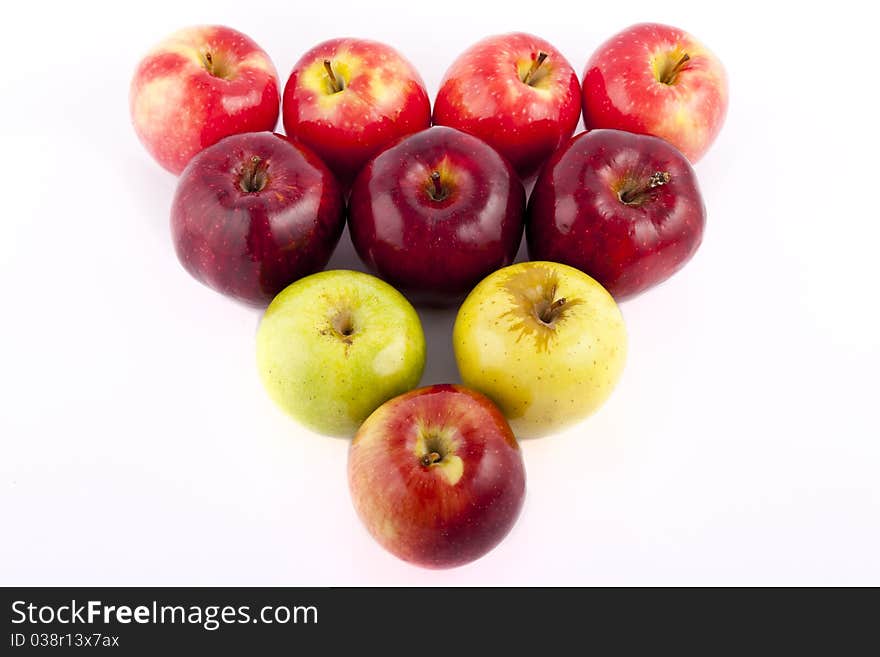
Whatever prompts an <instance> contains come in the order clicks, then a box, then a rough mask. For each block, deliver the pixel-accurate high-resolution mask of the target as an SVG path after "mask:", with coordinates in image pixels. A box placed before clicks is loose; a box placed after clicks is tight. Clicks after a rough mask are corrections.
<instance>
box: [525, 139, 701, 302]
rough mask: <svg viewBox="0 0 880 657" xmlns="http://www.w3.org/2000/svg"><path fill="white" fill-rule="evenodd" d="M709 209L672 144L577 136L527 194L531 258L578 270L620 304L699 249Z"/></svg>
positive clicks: (690, 170) (684, 160) (682, 159)
mask: <svg viewBox="0 0 880 657" xmlns="http://www.w3.org/2000/svg"><path fill="white" fill-rule="evenodd" d="M705 222H706V211H705V207H704V205H703V199H702V196H700V190H699V188H698V186H697V178H696V175H695V174H694V170H693V168H692V167H691V165H690V164H689V163H688V161H687V158H685V157H684V155H682V154H681V153H680V152H679V151H678V150H676V149H675V147H674V146H671V145H670V144H669V143H668V142H666V141H664V140H662V139H658V138H657V137H649V136H645V135H635V134H632V133H629V132H622V131H620V130H593V131H592V132H586V133H581V134H580V135H578V136H577V137H575V138H574V139H572V140H571V141H570V142H569V144H568V145H567V146H566V147H565V148H563V149H562V150H560V151H559V152H558V153H557V154H556V155H554V156H553V158H552V159H551V160H550V162H548V163H547V166H546V167H545V168H544V171H543V172H541V176H540V177H539V178H538V181H537V182H536V183H535V189H534V190H533V192H532V196H531V198H530V199H529V219H528V222H527V229H526V231H527V233H526V234H527V239H528V245H529V256H530V258H531V259H532V260H552V261H554V262H561V263H563V264H566V265H570V266H572V267H577V268H578V269H580V270H581V271H583V272H586V273H587V274H589V275H590V276H592V277H593V278H595V279H596V280H597V281H599V282H600V283H601V284H602V285H603V286H605V288H606V289H607V290H608V291H609V292H611V294H612V295H613V296H614V297H615V298H616V299H617V300H618V301H619V300H621V299H624V298H626V297H630V296H633V295H635V294H638V293H639V292H642V291H644V290H646V289H648V288H649V287H651V286H653V285H656V284H657V283H660V282H661V281H664V280H666V279H667V278H669V277H670V276H671V275H672V274H674V273H675V272H676V271H678V270H679V269H681V267H682V266H684V264H685V263H686V262H687V261H688V260H690V258H691V256H693V255H694V253H695V252H696V250H697V247H699V246H700V242H701V240H702V238H703V226H704V225H705Z"/></svg>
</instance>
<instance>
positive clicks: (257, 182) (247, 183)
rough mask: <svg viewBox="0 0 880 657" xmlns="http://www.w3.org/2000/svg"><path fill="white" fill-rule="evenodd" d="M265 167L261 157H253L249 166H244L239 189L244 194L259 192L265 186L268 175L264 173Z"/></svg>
mask: <svg viewBox="0 0 880 657" xmlns="http://www.w3.org/2000/svg"><path fill="white" fill-rule="evenodd" d="M266 168H267V165H266V163H265V162H264V161H263V159H262V158H261V157H259V156H258V155H254V156H253V157H252V158H251V161H250V164H249V165H246V166H245V168H244V171H242V174H241V183H240V186H241V189H242V191H244V192H247V193H252V192H259V191H262V189H263V188H264V187H265V186H266V183H267V182H268V175H267V173H266Z"/></svg>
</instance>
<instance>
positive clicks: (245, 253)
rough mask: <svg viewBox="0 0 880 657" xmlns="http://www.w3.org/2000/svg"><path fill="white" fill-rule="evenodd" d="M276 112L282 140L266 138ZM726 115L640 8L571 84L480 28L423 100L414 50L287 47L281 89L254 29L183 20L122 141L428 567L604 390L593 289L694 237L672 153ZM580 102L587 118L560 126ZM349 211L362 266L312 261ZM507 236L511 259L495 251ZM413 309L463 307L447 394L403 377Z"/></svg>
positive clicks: (617, 286) (537, 44) (273, 389)
mask: <svg viewBox="0 0 880 657" xmlns="http://www.w3.org/2000/svg"><path fill="white" fill-rule="evenodd" d="M279 106H281V113H282V117H283V123H284V129H285V132H286V136H285V135H280V134H276V133H274V132H272V131H273V130H274V129H275V127H276V124H277V122H278V115H279ZM726 109H727V82H726V78H725V73H724V69H723V68H722V66H721V63H720V62H719V61H718V59H717V58H716V57H715V56H714V55H713V54H712V53H711V52H710V51H709V50H707V49H706V48H705V47H704V46H703V45H702V44H701V43H700V42H698V41H697V40H696V39H694V37H692V36H691V35H690V34H688V33H687V32H684V31H682V30H680V29H677V28H673V27H669V26H665V25H659V24H640V25H635V26H632V27H630V28H628V29H626V30H624V31H622V32H620V33H618V34H616V35H614V36H613V37H611V38H610V39H609V40H608V41H606V42H605V43H604V44H602V45H601V46H600V47H599V48H598V49H597V50H596V52H595V53H594V54H593V55H592V57H591V58H590V60H589V61H588V62H587V65H586V68H585V71H584V76H583V83H582V84H581V83H579V81H578V77H577V75H576V74H575V72H574V70H573V69H572V67H571V65H570V64H569V62H568V61H567V60H566V59H565V57H564V56H563V55H562V54H560V52H559V51H558V50H556V48H554V47H553V46H552V45H551V44H549V43H548V42H546V41H544V40H543V39H540V38H538V37H536V36H532V35H529V34H522V33H516V34H506V35H501V36H495V37H490V38H487V39H484V40H483V41H480V42H479V43H477V44H475V45H474V46H472V47H471V48H469V49H468V50H467V51H465V52H464V53H463V54H461V56H459V58H458V59H457V60H455V62H454V63H453V64H452V66H451V67H450V68H449V70H448V71H447V73H446V75H445V77H444V79H443V82H442V84H441V87H440V91H439V93H438V94H437V97H436V99H435V101H434V108H433V114H432V111H431V104H430V100H429V97H428V93H427V91H426V89H425V85H424V83H423V82H422V79H421V77H420V76H419V74H418V72H417V71H416V70H415V68H414V67H413V66H412V64H410V63H409V62H408V61H407V60H406V59H405V58H404V57H403V56H401V54H400V53H398V52H397V51H396V50H394V49H393V48H391V47H389V46H387V45H384V44H382V43H377V42H374V41H367V40H363V39H335V40H331V41H327V42H324V43H321V44H319V45H317V46H315V47H314V48H313V49H311V50H310V51H308V52H307V53H306V54H305V55H303V57H302V58H301V59H300V60H299V62H297V64H296V65H295V66H294V69H293V72H292V73H291V74H290V77H289V79H288V81H287V84H286V86H285V87H284V93H283V97H282V96H281V94H279V85H278V77H277V74H276V71H275V68H274V66H273V64H272V62H271V60H270V59H269V57H268V56H267V55H266V53H265V52H264V51H263V50H262V49H261V48H260V47H259V46H257V44H256V43H254V41H252V40H251V39H250V38H248V37H247V36H245V35H244V34H242V33H240V32H237V31H235V30H233V29H230V28H227V27H219V26H213V27H194V28H188V29H184V30H181V31H179V32H177V33H175V34H174V35H172V36H171V37H169V38H168V39H166V40H165V41H163V42H162V43H161V44H159V46H158V47H156V48H155V49H154V50H153V51H152V52H151V53H149V54H148V55H147V56H146V57H145V58H144V59H143V60H142V61H141V62H140V65H139V66H138V68H137V71H136V73H135V76H134V79H133V81H132V86H131V112H132V118H133V122H134V127H135V130H136V132H137V134H138V136H139V137H140V139H141V141H142V142H143V144H144V145H145V146H146V148H147V149H148V150H149V152H150V153H151V154H152V155H153V157H154V158H155V159H156V160H157V161H158V162H159V164H161V165H162V166H164V167H165V168H166V169H168V170H169V171H172V172H173V173H175V174H180V178H179V181H178V186H177V191H176V194H175V197H174V201H173V206H172V212H171V229H172V236H173V241H174V246H175V248H176V251H177V255H178V257H179V259H180V262H181V263H182V264H183V266H184V268H186V270H187V271H189V273H190V274H192V275H193V276H194V277H195V278H196V279H198V280H199V281H201V282H203V283H204V284H206V285H208V286H209V287H211V288H213V289H215V290H217V291H219V292H221V293H223V294H226V295H228V296H230V297H232V298H234V299H237V300H239V301H242V302H245V303H248V304H252V305H256V306H266V304H268V308H267V309H266V311H265V315H264V317H263V319H262V322H261V324H260V328H259V331H258V334H257V340H256V342H257V347H256V351H257V364H258V368H259V371H260V374H261V377H262V380H263V382H264V384H265V387H266V390H267V391H268V393H269V395H270V396H271V397H272V399H274V400H275V402H277V404H278V405H279V406H280V407H281V408H283V409H284V410H285V411H287V412H288V413H289V414H290V415H292V416H293V417H294V418H296V419H298V420H299V421H301V422H302V423H304V424H306V425H307V426H309V427H310V428H312V429H313V430H315V431H317V432H320V433H325V434H331V435H349V436H350V435H352V434H354V440H353V441H352V443H351V447H350V451H349V459H348V479H349V485H350V490H351V495H352V499H353V501H354V505H355V508H356V510H357V512H358V514H359V516H360V517H361V519H362V520H363V522H364V524H365V525H366V527H367V529H368V530H369V531H370V533H371V534H372V535H373V536H374V537H375V538H376V540H377V541H378V542H379V543H381V544H382V545H383V546H384V547H385V548H387V549H388V550H389V551H390V552H392V553H393V554H395V555H397V556H398V557H400V558H402V559H405V560H407V561H410V562H413V563H416V564H419V565H422V566H427V567H433V568H444V567H451V566H456V565H461V564H464V563H467V562H469V561H472V560H474V559H477V558H478V557H480V556H482V555H484V554H485V553H486V552H488V551H489V550H491V549H492V548H493V547H494V546H495V545H496V544H497V543H498V542H499V541H501V539H502V538H503V537H504V536H505V535H506V534H507V533H508V532H509V530H510V529H511V527H512V526H513V524H514V522H515V521H516V518H517V516H518V515H519V512H520V509H521V507H522V503H523V498H524V495H525V471H524V467H523V460H522V456H521V453H520V449H519V446H518V444H517V439H516V437H515V436H518V437H525V436H539V435H543V434H547V433H551V432H554V431H557V430H558V429H560V428H561V427H564V426H566V425H569V424H571V423H573V422H576V421H578V420H580V419H582V418H584V417H586V416H588V415H589V414H590V413H592V412H593V411H595V410H596V409H597V408H598V407H599V406H600V405H601V404H602V403H603V402H604V401H605V400H606V399H607V397H608V396H609V394H610V393H611V391H612V389H613V388H614V386H615V384H616V382H617V380H618V378H619V377H620V374H621V371H622V370H623V365H624V360H625V356H626V331H625V327H624V322H623V318H622V316H621V313H620V310H619V309H618V306H617V303H616V301H615V300H617V301H619V300H621V299H624V298H627V297H630V296H633V295H636V294H639V293H641V292H643V291H645V290H647V289H648V288H650V287H652V286H654V285H656V284H657V283H660V282H661V281H663V280H665V279H666V278H668V277H669V276H671V275H672V274H673V273H675V272H676V271H677V270H678V269H680V268H681V267H682V266H683V265H684V264H685V263H686V262H687V261H688V260H689V259H690V258H691V256H692V255H693V254H694V252H695V251H696V249H697V248H698V247H699V245H700V241H701V239H702V233H703V226H704V223H705V208H704V205H703V201H702V198H701V196H700V192H699V189H698V186H697V179H696V176H695V174H694V171H693V169H692V168H691V163H693V162H695V161H696V160H697V159H698V158H700V157H701V156H702V155H703V153H705V151H706V150H707V148H709V146H710V145H711V143H712V141H713V140H714V139H715V137H716V135H717V134H718V131H719V130H720V128H721V124H722V123H723V121H724V116H725V113H726ZM581 113H583V117H584V122H585V125H586V126H587V131H586V132H584V133H581V134H579V135H577V136H574V137H572V134H573V132H574V130H575V127H576V125H577V123H578V119H579V117H580V115H581ZM432 125H433V126H434V127H431V126H432ZM536 176H537V180H536V181H535V185H534V189H533V191H532V194H531V196H530V198H529V200H528V203H527V202H526V193H525V188H524V182H529V181H531V180H534V179H535V177H536ZM346 218H347V220H348V225H349V229H350V234H351V239H352V242H353V244H354V246H355V249H356V251H357V253H358V255H359V256H360V258H361V259H362V260H363V262H364V264H365V265H367V267H368V268H369V269H370V270H371V271H373V272H375V274H376V276H371V275H369V274H364V273H360V272H354V271H322V270H323V269H324V267H325V266H326V265H327V263H328V261H329V259H330V256H331V253H332V252H333V249H334V248H335V246H336V244H337V242H338V241H339V239H340V236H341V234H342V231H343V227H344V224H345V222H346ZM523 232H525V234H526V239H527V243H528V252H529V257H530V258H531V261H530V262H523V263H518V264H513V265H512V264H511V263H512V262H513V260H514V257H515V255H516V253H517V250H518V248H519V244H520V241H521V240H522V235H523ZM408 299H409V300H408ZM462 300H463V301H462ZM411 301H412V302H418V303H428V304H435V305H436V304H447V305H448V304H461V305H460V308H459V310H458V315H457V317H456V321H455V326H454V329H453V335H452V340H453V345H454V350H455V358H456V362H457V364H458V369H459V372H460V374H461V380H462V382H463V384H464V385H451V384H449V385H433V386H429V387H426V388H420V389H415V388H416V386H417V385H418V384H419V381H420V379H421V376H422V372H423V369H424V365H425V337H424V333H423V331H422V327H421V324H420V322H419V317H418V315H417V314H416V311H415V310H414V309H413V306H412V305H411V303H410V302H411Z"/></svg>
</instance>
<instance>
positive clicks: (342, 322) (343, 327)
mask: <svg viewBox="0 0 880 657" xmlns="http://www.w3.org/2000/svg"><path fill="white" fill-rule="evenodd" d="M331 323H332V325H333V330H334V331H336V334H337V335H338V336H339V337H340V338H342V339H343V341H347V342H348V343H349V344H350V343H351V336H352V335H353V334H354V319H353V318H352V316H351V313H350V312H348V311H346V310H341V311H339V312H338V313H336V315H335V316H334V317H333V319H332V320H331Z"/></svg>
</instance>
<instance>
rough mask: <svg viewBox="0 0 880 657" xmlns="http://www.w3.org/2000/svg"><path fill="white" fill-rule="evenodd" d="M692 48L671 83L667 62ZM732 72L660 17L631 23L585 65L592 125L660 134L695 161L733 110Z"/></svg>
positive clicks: (588, 123) (586, 102)
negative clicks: (665, 75)
mask: <svg viewBox="0 0 880 657" xmlns="http://www.w3.org/2000/svg"><path fill="white" fill-rule="evenodd" d="M684 54H687V55H688V57H689V58H690V59H689V60H688V61H687V62H685V63H684V64H683V65H682V67H681V68H680V69H679V72H678V74H677V75H676V76H675V77H674V80H673V81H672V83H671V84H664V83H663V82H661V81H660V79H659V78H660V77H661V74H662V71H663V70H664V67H665V66H668V65H670V64H673V65H674V64H675V63H676V62H678V61H679V60H680V58H681V57H682V56H683V55H684ZM727 99H728V89H727V75H726V73H725V71H724V67H723V66H722V64H721V62H720V61H719V60H718V58H717V57H716V56H715V55H714V54H712V52H711V51H709V50H708V49H707V48H706V47H705V46H704V45H703V44H701V43H700V42H699V41H697V40H696V39H695V38H694V37H693V36H691V35H690V34H688V33H687V32H685V31H684V30H680V29H678V28H675V27H669V26H668V25H660V24H657V23H641V24H638V25H633V26H632V27H630V28H627V29H626V30H623V31H622V32H620V33H618V34H616V35H614V36H613V37H611V38H610V39H608V41H606V42H605V43H603V44H602V45H601V46H599V48H598V49H597V50H596V51H595V52H594V53H593V55H592V56H591V57H590V60H589V61H588V62H587V65H586V68H585V69H584V84H583V113H584V124H585V125H586V127H587V129H588V130H589V129H591V128H613V129H617V130H626V131H628V132H636V133H639V134H647V135H654V136H656V137H661V138H663V139H665V140H666V141H668V142H669V143H671V144H673V145H674V146H675V147H676V148H678V149H679V150H680V151H681V152H682V153H684V154H685V156H686V157H687V158H688V159H689V160H690V161H691V162H692V163H695V162H697V160H699V159H700V158H701V157H702V156H703V155H704V154H705V153H706V151H707V150H708V149H709V147H710V146H711V145H712V142H713V141H715V137H717V136H718V133H719V132H720V130H721V126H722V124H723V123H724V117H725V116H726V114H727Z"/></svg>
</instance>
